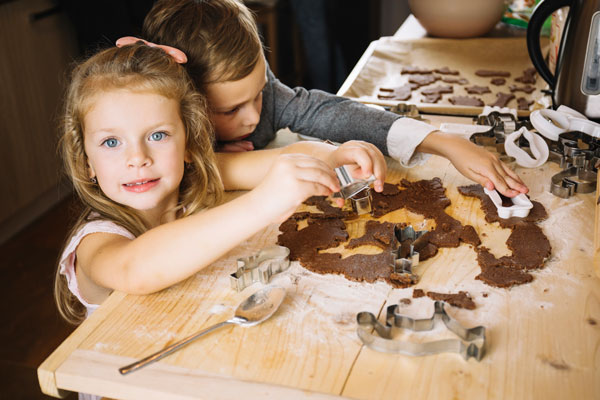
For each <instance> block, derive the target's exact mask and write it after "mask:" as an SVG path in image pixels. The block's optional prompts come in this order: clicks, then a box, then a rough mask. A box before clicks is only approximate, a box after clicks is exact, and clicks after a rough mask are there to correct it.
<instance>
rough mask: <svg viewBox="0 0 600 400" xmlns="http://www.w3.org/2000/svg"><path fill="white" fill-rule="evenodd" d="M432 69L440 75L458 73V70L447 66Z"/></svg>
mask: <svg viewBox="0 0 600 400" xmlns="http://www.w3.org/2000/svg"><path fill="white" fill-rule="evenodd" d="M433 71H434V72H437V73H438V74H442V75H458V71H454V70H451V69H450V68H448V67H442V68H436V69H434V70H433Z"/></svg>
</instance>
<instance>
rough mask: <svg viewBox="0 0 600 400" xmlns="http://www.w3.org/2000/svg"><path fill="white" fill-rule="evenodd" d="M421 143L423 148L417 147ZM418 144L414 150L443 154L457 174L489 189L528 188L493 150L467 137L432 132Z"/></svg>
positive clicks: (513, 190)
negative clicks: (491, 151)
mask: <svg viewBox="0 0 600 400" xmlns="http://www.w3.org/2000/svg"><path fill="white" fill-rule="evenodd" d="M426 141H427V143H425V142H426ZM423 144H425V146H424V147H425V148H422V147H421V145H423ZM421 145H420V146H419V147H418V148H417V150H418V151H424V152H428V153H433V154H438V155H441V156H444V157H446V158H447V159H448V160H450V162H452V164H453V165H454V167H456V169H457V170H458V171H459V172H460V173H461V174H463V175H464V176H466V177H467V178H469V179H471V180H473V181H475V182H477V183H479V184H480V185H482V186H484V187H486V188H488V189H489V190H492V189H496V190H498V191H499V192H500V193H502V194H503V195H505V196H508V197H515V196H517V195H519V194H521V193H527V192H528V191H529V189H528V188H527V186H525V184H524V183H523V181H522V180H521V178H519V176H518V175H517V174H516V173H515V172H514V171H513V170H511V169H510V168H509V167H508V166H507V165H506V164H504V163H503V162H502V161H500V160H499V159H498V157H497V156H496V155H495V154H493V153H490V152H489V151H487V150H485V149H484V148H482V147H479V146H477V145H476V144H474V143H472V142H470V141H469V140H466V139H463V138H461V137H457V136H453V135H444V134H441V133H438V132H434V133H431V134H430V135H429V136H428V137H427V138H426V139H425V140H424V141H423V142H422V143H421Z"/></svg>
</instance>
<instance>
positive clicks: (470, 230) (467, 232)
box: [460, 225, 481, 247]
mask: <svg viewBox="0 0 600 400" xmlns="http://www.w3.org/2000/svg"><path fill="white" fill-rule="evenodd" d="M460 240H462V241H463V242H465V243H467V244H470V245H473V246H475V247H477V246H479V245H480V244H481V239H480V238H479V235H477V231H476V230H475V228H474V227H473V226H471V225H465V226H463V228H462V231H461V232H460Z"/></svg>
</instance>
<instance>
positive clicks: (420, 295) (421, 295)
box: [412, 289, 425, 299]
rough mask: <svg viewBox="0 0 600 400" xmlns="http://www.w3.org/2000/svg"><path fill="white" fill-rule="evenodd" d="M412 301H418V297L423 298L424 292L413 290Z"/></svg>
mask: <svg viewBox="0 0 600 400" xmlns="http://www.w3.org/2000/svg"><path fill="white" fill-rule="evenodd" d="M412 297H413V299H418V298H419V297H425V292H424V291H423V289H413V294H412Z"/></svg>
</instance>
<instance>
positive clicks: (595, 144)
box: [550, 131, 600, 199]
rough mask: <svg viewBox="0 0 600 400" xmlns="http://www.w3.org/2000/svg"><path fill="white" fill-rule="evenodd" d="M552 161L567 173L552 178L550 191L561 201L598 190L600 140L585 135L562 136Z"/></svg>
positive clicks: (555, 148)
mask: <svg viewBox="0 0 600 400" xmlns="http://www.w3.org/2000/svg"><path fill="white" fill-rule="evenodd" d="M550 160H551V161H555V162H557V163H558V164H559V165H560V166H561V167H562V168H564V170H563V171H561V172H559V173H558V174H555V175H554V176H553V177H552V178H551V179H550V192H551V193H552V194H554V195H555V196H558V197H561V198H565V199H566V198H569V197H570V196H572V195H574V194H575V193H591V192H593V191H594V190H596V179H597V175H596V171H597V169H596V164H597V163H598V161H599V160H600V141H599V140H598V139H597V138H593V137H591V136H589V135H587V134H585V133H583V132H579V131H570V132H563V133H560V134H559V135H558V141H556V142H554V143H553V145H552V146H551V148H550Z"/></svg>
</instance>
